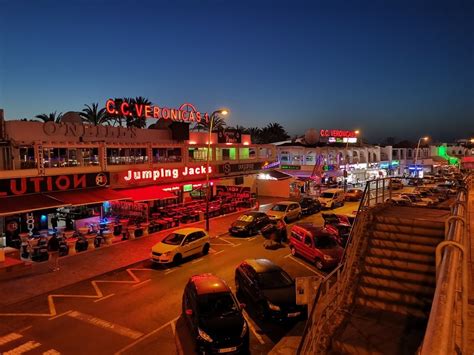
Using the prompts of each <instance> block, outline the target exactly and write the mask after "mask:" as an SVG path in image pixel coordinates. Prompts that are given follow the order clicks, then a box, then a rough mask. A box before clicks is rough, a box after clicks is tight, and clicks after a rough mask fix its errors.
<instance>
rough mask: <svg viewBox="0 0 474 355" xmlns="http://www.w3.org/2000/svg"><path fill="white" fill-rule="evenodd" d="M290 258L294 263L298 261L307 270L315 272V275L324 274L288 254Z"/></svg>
mask: <svg viewBox="0 0 474 355" xmlns="http://www.w3.org/2000/svg"><path fill="white" fill-rule="evenodd" d="M290 259H291V260H293V261H294V262H295V263H298V264H300V265H301V266H303V267H305V268H307V269H308V270H309V271H311V272H313V273H315V274H316V275H319V276H324V274H323V273H322V272H321V271H318V270H315V269H313V268H312V267H310V266H308V265H306V264H305V263H303V262H301V261H299V260H298V259H296V258H295V257H293V255H291V254H290Z"/></svg>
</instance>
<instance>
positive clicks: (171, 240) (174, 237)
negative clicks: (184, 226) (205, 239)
mask: <svg viewBox="0 0 474 355" xmlns="http://www.w3.org/2000/svg"><path fill="white" fill-rule="evenodd" d="M184 237H185V235H184V234H179V233H171V234H168V236H167V237H166V238H165V239H163V243H165V244H170V245H180V244H181V242H182V241H183V239H184Z"/></svg>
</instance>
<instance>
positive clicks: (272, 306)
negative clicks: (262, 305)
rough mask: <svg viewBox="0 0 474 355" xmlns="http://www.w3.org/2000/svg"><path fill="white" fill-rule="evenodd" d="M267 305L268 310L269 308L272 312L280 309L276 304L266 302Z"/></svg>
mask: <svg viewBox="0 0 474 355" xmlns="http://www.w3.org/2000/svg"><path fill="white" fill-rule="evenodd" d="M267 303H268V308H270V309H271V310H272V311H279V310H280V307H279V306H277V305H276V304H273V303H271V302H270V301H267Z"/></svg>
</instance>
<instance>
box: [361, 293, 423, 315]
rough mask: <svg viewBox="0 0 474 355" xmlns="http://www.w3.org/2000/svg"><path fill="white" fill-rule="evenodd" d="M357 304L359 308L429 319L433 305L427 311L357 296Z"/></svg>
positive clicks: (399, 303)
mask: <svg viewBox="0 0 474 355" xmlns="http://www.w3.org/2000/svg"><path fill="white" fill-rule="evenodd" d="M355 303H356V305H358V306H362V307H366V308H372V309H374V310H382V311H385V312H391V313H395V314H402V315H410V316H414V317H417V318H427V317H428V316H429V313H430V308H431V304H427V305H426V309H425V310H423V307H420V306H418V305H413V304H410V303H405V302H397V301H389V300H387V299H384V298H379V297H374V296H366V295H357V297H356V299H355Z"/></svg>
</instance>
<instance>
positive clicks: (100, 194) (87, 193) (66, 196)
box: [47, 188, 129, 206]
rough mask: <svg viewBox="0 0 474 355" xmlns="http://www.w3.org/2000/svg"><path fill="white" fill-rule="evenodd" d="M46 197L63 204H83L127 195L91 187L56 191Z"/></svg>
mask: <svg viewBox="0 0 474 355" xmlns="http://www.w3.org/2000/svg"><path fill="white" fill-rule="evenodd" d="M47 196H48V197H52V198H54V199H57V200H60V201H63V202H64V204H65V205H71V206H84V205H92V204H97V203H102V202H105V201H118V200H126V199H129V196H128V195H126V194H122V193H120V192H117V191H115V190H112V189H108V188H92V189H80V190H70V191H58V192H51V193H48V194H47Z"/></svg>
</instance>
